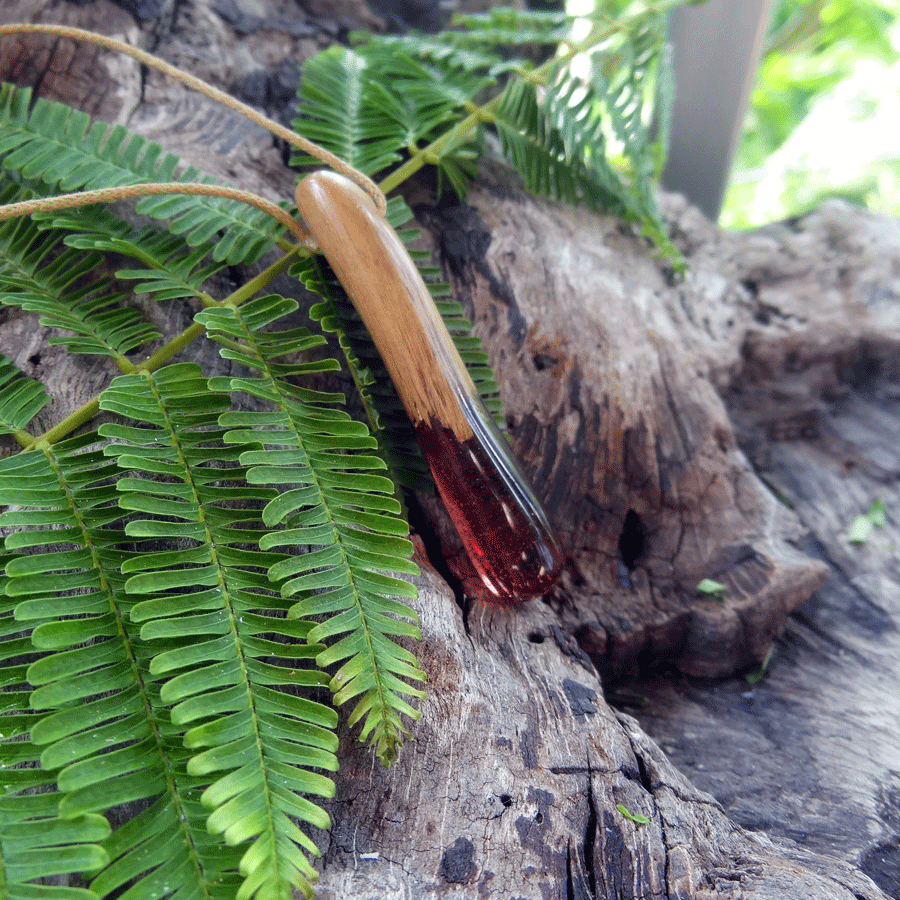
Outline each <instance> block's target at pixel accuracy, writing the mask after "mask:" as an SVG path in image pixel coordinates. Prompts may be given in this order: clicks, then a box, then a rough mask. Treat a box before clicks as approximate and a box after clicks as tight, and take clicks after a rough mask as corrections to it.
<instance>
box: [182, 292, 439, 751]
mask: <svg viewBox="0 0 900 900" xmlns="http://www.w3.org/2000/svg"><path fill="white" fill-rule="evenodd" d="M284 312H285V309H284V304H283V302H282V300H281V298H278V297H274V296H269V297H261V298H258V299H256V300H252V301H250V302H249V303H247V304H244V305H243V306H241V307H239V308H237V309H233V308H225V307H222V308H220V309H215V310H212V309H210V310H204V311H203V312H201V313H199V314H198V316H197V319H198V321H200V322H202V323H203V324H204V325H205V326H206V328H207V329H208V331H209V333H210V335H211V336H212V337H213V339H215V340H217V341H219V342H221V343H222V344H223V345H224V346H225V350H224V351H223V354H224V353H228V354H232V355H234V354H237V353H239V354H240V356H241V358H242V360H243V362H244V363H245V365H248V366H251V367H252V368H253V369H254V370H255V377H254V378H233V379H230V380H228V379H216V380H215V382H214V384H215V385H216V386H217V387H225V386H228V387H230V388H231V389H232V390H235V391H245V392H247V393H249V394H250V395H251V396H254V397H264V398H266V399H267V400H268V401H269V404H270V407H269V409H268V410H263V411H246V412H244V411H241V412H238V411H233V412H226V413H224V414H222V415H220V416H219V420H218V421H219V424H220V425H221V426H223V427H226V428H228V429H229V430H228V431H227V433H226V434H225V438H224V439H225V440H226V441H228V442H233V443H235V444H237V445H240V444H242V443H244V442H250V441H254V442H260V443H262V444H263V446H262V447H259V446H256V447H250V446H247V447H246V448H245V449H243V450H242V451H241V453H240V461H241V464H242V465H245V466H247V467H248V472H247V479H248V481H250V482H252V483H254V484H260V485H269V486H271V487H272V488H273V490H274V493H275V494H276V495H277V496H276V497H275V499H273V500H272V501H271V502H270V504H269V505H268V506H267V507H266V508H265V509H264V510H263V514H262V515H263V520H264V521H265V522H266V524H268V525H270V526H278V525H281V526H283V528H281V529H280V530H273V531H271V532H270V533H269V534H267V535H265V536H263V537H261V539H260V548H261V549H262V550H265V551H280V552H281V553H282V554H284V557H283V559H282V560H280V561H278V562H274V563H273V564H272V565H271V566H270V568H269V577H270V578H271V579H272V581H273V583H275V584H279V585H280V586H281V592H282V594H283V595H284V596H285V597H286V598H300V600H299V602H296V603H294V605H293V606H292V607H291V609H290V615H291V616H296V617H299V618H310V617H318V616H319V615H324V616H326V617H327V618H325V620H324V621H323V622H322V623H320V624H319V625H318V626H317V627H316V628H314V629H313V630H312V631H311V632H310V636H309V639H310V640H311V641H319V640H320V639H324V638H325V637H328V638H336V637H338V636H340V635H345V634H347V633H349V641H348V642H346V643H345V642H344V641H338V643H336V644H334V645H332V647H331V648H330V650H329V651H327V654H328V655H327V656H326V657H320V660H319V664H320V665H325V664H326V663H324V662H323V661H322V660H323V659H327V660H328V663H329V664H330V663H331V662H334V663H336V664H338V663H343V664H344V665H349V666H351V667H354V668H353V669H352V670H353V671H354V672H357V674H356V675H355V676H354V677H353V678H348V677H347V674H346V672H347V671H350V670H345V669H344V668H340V669H339V670H338V672H337V674H336V675H335V676H334V678H333V679H332V689H333V690H334V691H336V692H337V693H336V701H337V702H343V701H346V700H350V699H357V698H360V699H358V701H357V707H356V710H363V711H364V712H365V716H364V719H365V721H364V722H363V726H362V733H361V736H363V737H365V736H371V741H372V743H373V744H374V746H375V748H376V751H377V752H378V754H379V755H380V756H381V757H382V759H384V760H388V759H391V758H393V756H395V755H396V752H397V747H398V746H399V744H400V742H401V741H402V739H403V737H404V736H405V735H406V734H407V733H408V732H407V729H406V727H405V726H404V725H403V721H402V716H411V717H416V716H417V715H418V714H417V713H416V712H415V711H414V710H413V709H412V708H411V707H410V706H409V704H408V703H407V702H406V701H405V700H404V699H403V696H404V695H406V696H410V695H411V696H415V697H421V696H422V692H421V691H420V690H419V689H418V688H414V687H412V686H411V685H410V684H408V682H407V681H406V680H405V679H412V680H413V681H420V680H422V679H423V678H424V674H423V673H422V672H421V670H420V669H419V668H418V667H417V666H414V665H408V664H407V651H405V650H403V648H401V647H399V646H398V645H397V644H396V643H395V641H394V639H395V638H397V637H400V636H404V637H406V636H418V629H417V628H416V627H415V626H414V625H413V624H412V622H413V621H415V619H416V614H415V612H414V611H413V610H412V609H411V608H410V607H408V606H406V605H405V604H403V603H401V602H399V601H398V600H396V599H395V598H397V597H414V596H415V589H414V588H413V586H412V585H411V584H409V583H408V582H406V581H403V580H401V579H399V578H396V577H394V576H392V575H387V574H385V573H386V572H396V573H409V574H413V573H415V572H417V571H418V569H417V568H416V567H415V566H414V565H413V564H411V562H410V560H409V557H410V556H411V555H412V545H411V544H410V542H409V541H407V540H405V535H406V533H407V526H406V524H405V523H404V522H403V521H402V520H401V519H398V518H397V517H396V516H395V515H394V514H393V509H394V508H395V503H396V501H394V500H393V499H392V497H391V495H392V494H393V491H394V484H393V482H392V481H390V480H389V479H387V478H384V477H382V476H381V475H379V474H377V473H378V472H380V471H381V470H383V468H384V463H383V462H382V460H381V459H380V457H377V456H373V455H371V454H368V453H365V452H361V451H364V450H365V449H368V448H371V447H372V446H373V444H374V441H373V440H372V438H371V437H370V436H369V434H368V431H367V430H366V428H365V426H364V425H362V423H359V422H354V421H353V420H351V419H350V418H349V416H347V415H346V413H344V412H343V411H340V410H335V409H333V408H332V407H331V406H330V404H331V403H333V398H330V397H328V396H327V395H322V394H316V393H314V392H307V393H306V394H305V395H303V396H302V397H300V396H298V395H297V392H296V390H295V389H294V388H293V387H292V380H291V379H292V376H293V375H294V371H295V368H294V367H295V366H296V365H297V364H294V365H293V366H292V365H291V364H289V363H288V362H286V361H283V360H285V358H286V357H287V356H288V354H291V353H294V352H296V349H297V347H298V345H299V346H302V345H303V342H304V335H303V333H297V332H296V331H294V330H291V331H286V330H278V329H277V328H272V327H271V326H274V325H276V324H277V323H278V320H279V318H280V317H281V316H283V315H284ZM286 335H290V339H288V338H287V337H286ZM298 341H299V342H300V343H299V344H298ZM297 485H303V487H302V488H297V487H296V486H297ZM385 501H388V502H385ZM348 506H349V507H353V508H355V509H356V510H358V513H352V514H350V515H344V514H342V513H341V512H340V510H343V509H346V508H347V507H348ZM332 510H334V512H332ZM400 535H403V536H404V538H403V539H401V538H400V537H399V536H400ZM298 545H299V546H303V547H304V548H305V552H302V553H295V552H293V551H294V550H295V548H296V547H297V546H298ZM362 547H364V548H366V550H367V551H368V548H371V549H372V550H373V551H374V552H375V556H371V555H369V556H366V555H365V554H364V553H361V552H360V550H361V548H362ZM373 566H374V569H375V570H374V571H373ZM357 667H358V668H357ZM391 673H395V674H394V675H392V674H391ZM397 673H400V675H401V677H399V678H398V677H395V675H396V674H397ZM356 710H355V711H354V712H352V713H351V717H350V718H351V721H354V716H355V715H357V712H356Z"/></svg>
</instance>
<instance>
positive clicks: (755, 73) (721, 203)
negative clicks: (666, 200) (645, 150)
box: [566, 0, 900, 228]
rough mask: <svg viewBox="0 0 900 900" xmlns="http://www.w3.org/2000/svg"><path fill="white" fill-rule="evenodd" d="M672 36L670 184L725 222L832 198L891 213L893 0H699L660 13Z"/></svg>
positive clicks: (575, 9) (612, 4)
mask: <svg viewBox="0 0 900 900" xmlns="http://www.w3.org/2000/svg"><path fill="white" fill-rule="evenodd" d="M629 5H630V3H629V2H628V0H567V2H566V8H567V11H568V12H570V13H572V14H575V15H583V14H584V13H586V12H588V11H590V10H593V9H594V8H597V9H599V10H600V11H602V12H606V13H609V14H613V15H614V14H617V13H620V12H622V11H623V10H624V9H626V8H628V7H629ZM669 37H670V40H671V43H672V46H673V67H674V74H675V92H674V104H673V110H672V121H671V126H670V129H671V130H670V135H669V141H668V145H669V154H668V161H667V164H666V167H665V170H664V172H663V179H662V180H663V184H664V185H665V186H666V187H667V188H669V189H670V190H675V191H679V192H680V193H683V194H686V195H687V196H688V197H689V198H690V199H691V200H692V201H693V202H694V203H695V204H696V205H698V206H699V207H700V208H701V209H702V210H703V211H704V212H705V213H706V214H707V215H708V216H709V217H710V218H712V219H717V218H718V220H719V222H720V224H721V225H723V226H725V227H728V228H750V227H754V226H758V225H764V224H766V223H768V222H772V221H777V220H781V219H785V218H789V217H791V216H796V215H801V214H803V213H805V212H807V211H809V210H810V209H812V208H813V207H815V206H816V205H817V204H818V203H820V202H821V201H822V200H823V199H824V198H826V197H835V196H837V197H842V198H844V199H846V200H849V201H851V202H853V203H857V204H861V205H865V206H867V207H869V208H870V209H872V210H876V211H879V212H884V213H888V214H893V215H898V214H900V0H706V2H703V3H698V4H691V5H688V6H684V7H681V8H679V9H676V10H675V11H674V12H672V13H670V17H669Z"/></svg>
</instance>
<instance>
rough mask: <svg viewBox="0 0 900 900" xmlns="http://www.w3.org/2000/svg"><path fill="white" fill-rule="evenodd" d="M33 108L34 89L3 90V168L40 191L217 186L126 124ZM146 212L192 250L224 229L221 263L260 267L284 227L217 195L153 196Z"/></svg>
mask: <svg viewBox="0 0 900 900" xmlns="http://www.w3.org/2000/svg"><path fill="white" fill-rule="evenodd" d="M30 106H31V91H30V90H28V89H23V90H19V89H17V88H15V87H13V86H12V85H8V84H3V85H0V155H4V159H3V165H4V167H5V168H6V169H7V170H9V171H15V172H18V173H19V174H20V176H21V177H22V178H23V179H26V180H27V181H28V182H29V183H30V184H31V185H32V186H33V187H34V189H35V192H36V193H38V194H44V193H46V192H47V191H46V189H45V190H43V191H42V190H41V185H47V186H49V187H50V189H51V190H50V192H51V193H53V192H59V193H64V192H69V191H76V190H89V189H91V188H95V187H103V188H107V187H112V186H115V185H126V184H141V183H146V182H164V181H200V182H202V183H205V184H214V183H215V180H214V179H212V178H210V177H209V176H204V175H202V173H200V172H199V171H198V170H197V169H195V168H193V167H188V168H187V169H185V170H184V171H181V172H179V171H178V169H179V166H180V162H179V160H178V158H177V157H176V156H174V155H173V154H171V153H167V152H165V151H164V150H163V148H162V147H160V146H159V144H154V143H152V142H151V141H148V140H146V139H145V138H142V137H140V136H139V135H135V134H131V133H130V132H129V131H128V130H127V129H125V128H123V127H122V126H121V125H107V124H106V123H104V122H95V123H93V124H91V121H90V117H89V116H87V115H86V114H85V113H82V112H78V111H76V110H73V109H71V108H70V107H68V106H64V105H63V104H60V103H52V102H50V101H48V100H44V99H43V98H40V99H38V100H37V101H36V102H35V103H34V106H33V108H30ZM137 210H138V212H140V213H144V214H146V215H150V216H153V217H155V218H157V219H168V220H170V222H169V229H170V230H171V231H172V232H173V233H175V234H182V235H184V237H185V240H186V241H187V242H188V243H189V244H191V245H192V246H194V245H198V244H202V243H205V242H208V241H210V240H211V238H212V237H213V236H214V235H216V234H217V233H218V232H220V231H225V234H224V235H223V236H222V237H221V239H220V240H219V241H218V242H217V243H216V246H215V250H214V256H215V259H216V260H219V261H224V262H227V263H229V264H231V265H235V264H237V263H242V262H254V261H255V260H257V259H259V257H260V256H261V255H262V253H263V252H264V251H265V250H266V249H267V248H268V247H270V246H271V245H272V243H273V242H274V241H275V240H276V238H277V237H278V236H280V235H281V234H282V232H283V228H282V226H281V225H279V224H278V223H277V222H275V221H274V220H273V219H272V218H271V217H269V216H267V215H266V214H264V213H262V212H260V211H258V210H250V211H248V209H247V206H246V205H245V204H243V203H239V202H237V201H228V200H220V199H217V198H214V197H198V196H195V197H190V198H186V197H179V196H177V195H176V196H170V197H148V198H146V199H145V200H142V201H141V202H140V203H138V205H137Z"/></svg>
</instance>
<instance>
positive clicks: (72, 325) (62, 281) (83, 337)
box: [0, 192, 160, 365]
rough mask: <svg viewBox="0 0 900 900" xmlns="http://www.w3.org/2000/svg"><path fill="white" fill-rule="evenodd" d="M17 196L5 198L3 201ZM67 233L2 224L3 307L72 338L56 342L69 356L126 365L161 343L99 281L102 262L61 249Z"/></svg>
mask: <svg viewBox="0 0 900 900" xmlns="http://www.w3.org/2000/svg"><path fill="white" fill-rule="evenodd" d="M11 196H12V194H11V193H10V192H4V195H3V199H4V200H8V199H9V198H10V197H11ZM64 237H65V233H64V232H63V231H62V230H59V229H49V230H48V229H41V228H40V226H39V225H38V223H37V222H35V221H32V220H28V219H20V220H12V221H8V222H3V223H0V303H2V304H3V305H5V306H16V307H19V308H20V309H24V310H27V311H28V312H35V313H37V314H38V315H39V317H40V318H39V321H40V324H41V325H44V326H46V327H49V328H60V329H64V330H65V331H69V332H72V334H62V335H56V336H54V337H51V338H50V339H49V341H48V343H50V344H62V345H64V346H65V347H66V348H67V349H68V350H69V352H70V353H86V354H96V355H102V356H110V357H112V358H113V359H116V360H118V361H120V363H124V364H126V365H127V360H126V358H125V354H126V353H129V352H131V351H133V350H135V349H136V348H138V347H141V346H143V345H144V344H146V343H148V342H150V341H154V340H157V339H158V338H159V337H160V334H159V332H158V331H157V329H156V328H155V327H154V326H153V325H151V324H150V323H149V322H146V321H144V319H143V318H142V317H141V315H140V313H139V312H138V311H137V310H135V309H132V308H131V307H128V306H126V305H125V304H124V302H123V301H124V297H123V295H122V294H120V293H116V292H111V291H110V290H109V287H110V285H111V283H112V282H111V280H110V279H109V278H107V277H103V276H98V275H97V274H96V270H97V268H98V266H99V264H100V263H101V261H102V259H103V257H102V255H101V254H100V253H99V252H96V251H94V252H87V253H84V252H82V251H81V250H76V249H72V248H68V249H62V241H63V238H64Z"/></svg>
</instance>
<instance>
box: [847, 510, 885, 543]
mask: <svg viewBox="0 0 900 900" xmlns="http://www.w3.org/2000/svg"><path fill="white" fill-rule="evenodd" d="M886 522H887V515H886V510H885V507H884V501H883V500H873V501H872V503H871V505H870V506H869V508H868V510H866V512H864V513H863V514H862V515H859V516H857V517H856V518H855V519H854V520H853V521H852V522H851V523H850V527H849V528H848V529H847V540H848V541H849V542H850V543H851V544H864V543H865V542H866V541H867V540H868V539H869V535H870V534H871V533H872V529H873V528H883V527H884V526H885V523H886Z"/></svg>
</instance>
